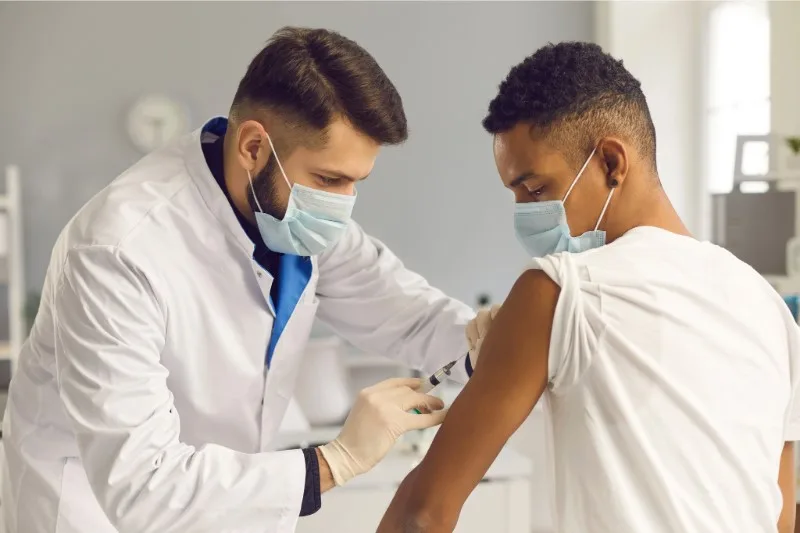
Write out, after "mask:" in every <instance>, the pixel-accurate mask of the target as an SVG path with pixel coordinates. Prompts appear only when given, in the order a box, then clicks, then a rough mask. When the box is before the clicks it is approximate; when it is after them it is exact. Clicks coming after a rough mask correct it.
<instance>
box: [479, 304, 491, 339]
mask: <svg viewBox="0 0 800 533" xmlns="http://www.w3.org/2000/svg"><path fill="white" fill-rule="evenodd" d="M475 322H476V323H477V324H476V325H477V327H478V339H482V338H483V337H484V336H485V335H486V332H488V331H489V326H491V325H492V313H491V311H489V310H488V309H484V310H483V311H481V312H479V313H478V316H477V317H475Z"/></svg>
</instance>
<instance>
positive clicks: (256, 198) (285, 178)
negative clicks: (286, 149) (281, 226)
mask: <svg viewBox="0 0 800 533" xmlns="http://www.w3.org/2000/svg"><path fill="white" fill-rule="evenodd" d="M264 133H265V134H266V135H267V142H268V143H269V147H270V148H271V149H272V155H273V156H274V157H275V161H277V162H278V168H279V169H280V170H281V176H283V180H284V181H285V182H286V185H288V186H289V190H290V191H291V190H292V184H291V183H289V178H287V177H286V172H284V170H283V165H281V160H280V159H278V153H277V152H276V151H275V146H274V145H273V144H272V139H270V137H269V133H267V132H264ZM245 171H246V172H247V180H248V181H249V182H250V190H251V191H252V192H253V200H255V201H256V207H258V210H259V211H261V212H262V213H263V212H264V210H263V209H261V204H260V203H259V201H258V196H257V195H256V190H255V188H254V187H253V176H252V175H251V174H250V171H249V170H247V169H245Z"/></svg>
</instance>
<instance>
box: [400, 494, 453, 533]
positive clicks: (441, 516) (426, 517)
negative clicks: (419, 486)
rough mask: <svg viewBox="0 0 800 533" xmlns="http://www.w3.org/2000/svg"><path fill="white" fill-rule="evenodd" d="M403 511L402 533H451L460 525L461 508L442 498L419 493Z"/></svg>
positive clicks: (408, 501)
mask: <svg viewBox="0 0 800 533" xmlns="http://www.w3.org/2000/svg"><path fill="white" fill-rule="evenodd" d="M404 507H405V509H403V513H402V516H403V524H404V526H405V528H404V529H403V530H402V533H443V532H451V531H453V530H454V529H455V527H456V524H457V523H458V516H459V514H460V512H461V511H460V508H456V507H454V506H452V505H449V504H448V502H447V501H445V500H443V499H442V498H441V496H434V495H430V494H424V493H417V494H416V495H413V494H412V495H411V496H410V497H409V498H408V499H407V500H406V502H405V506H404Z"/></svg>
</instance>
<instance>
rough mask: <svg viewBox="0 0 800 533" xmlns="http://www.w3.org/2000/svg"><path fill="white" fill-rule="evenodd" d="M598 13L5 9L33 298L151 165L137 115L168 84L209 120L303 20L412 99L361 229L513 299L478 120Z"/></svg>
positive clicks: (2, 54) (515, 7) (428, 264)
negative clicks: (115, 198)
mask: <svg viewBox="0 0 800 533" xmlns="http://www.w3.org/2000/svg"><path fill="white" fill-rule="evenodd" d="M592 17H593V15H592V5H591V3H586V2H563V3H562V2H531V3H528V2H511V3H506V2H497V3H456V2H444V3H438V2H319V3H313V2H130V3H129V2H87V3H72V2H47V3H39V2H17V3H5V4H3V5H2V7H0V117H2V119H1V120H2V128H0V165H3V164H7V163H12V162H13V163H17V164H19V165H20V167H21V168H22V173H23V180H24V184H23V185H24V191H23V195H24V208H25V209H26V214H25V220H24V222H25V238H26V240H27V245H28V246H27V253H26V257H25V259H26V265H27V269H28V273H29V275H28V280H29V285H30V288H33V289H35V288H38V287H40V286H41V283H42V280H43V278H44V271H45V268H46V265H47V261H48V258H49V255H50V250H51V248H52V245H53V243H54V241H55V239H56V237H57V235H58V233H59V231H60V230H61V228H62V227H63V225H64V224H65V223H66V222H67V220H68V219H69V218H70V217H71V216H72V215H73V214H74V213H75V212H76V211H77V209H78V208H79V207H80V206H81V205H82V204H83V203H84V202H85V201H86V200H87V199H88V198H89V197H90V196H92V195H93V194H95V193H96V192H97V191H98V190H99V189H100V188H101V187H103V186H104V185H105V184H107V183H108V182H109V181H110V180H111V179H113V178H114V177H115V176H116V175H117V174H118V173H120V172H121V171H122V170H124V169H125V168H126V167H127V166H129V165H130V164H131V163H133V162H134V161H135V160H136V159H137V158H138V157H139V154H138V153H137V152H136V151H135V149H134V148H133V146H132V145H131V143H130V142H129V141H128V139H127V138H126V136H125V131H124V116H125V113H126V112H127V110H128V106H129V105H130V104H131V103H132V102H133V101H134V100H135V99H136V98H138V97H139V96H141V95H143V94H144V93H147V92H149V91H165V92H167V93H170V94H172V95H175V96H176V97H178V98H180V99H181V100H182V101H184V102H185V103H186V104H187V105H188V106H189V107H190V109H191V111H192V125H193V127H199V126H200V125H201V123H202V122H203V120H204V119H206V118H207V117H209V116H210V115H213V114H224V113H226V112H227V109H228V106H229V104H230V100H231V98H232V97H233V94H234V91H235V89H236V86H237V84H238V82H239V80H240V78H241V76H242V75H243V74H244V70H245V68H246V66H247V64H248V63H249V61H250V59H251V58H252V57H253V55H255V53H256V52H257V51H258V50H259V49H260V48H261V46H262V45H263V43H264V41H265V40H266V39H267V38H268V37H269V35H270V34H271V33H272V32H274V31H275V30H276V29H278V28H279V27H280V26H283V25H286V24H293V25H305V26H316V27H327V28H331V29H335V30H339V31H341V32H342V33H344V34H345V35H347V36H348V37H351V38H353V39H355V40H356V41H358V42H359V43H360V44H362V45H363V46H364V47H365V48H367V49H368V50H369V51H370V52H371V53H372V54H373V55H374V56H375V57H376V59H377V60H378V62H379V63H380V64H381V65H382V66H383V67H384V69H385V70H386V72H387V73H388V74H389V76H390V77H391V78H392V80H393V81H394V82H395V84H396V85H397V87H398V89H399V92H400V94H401V96H402V97H403V100H404V103H405V106H406V111H407V114H408V119H409V126H410V129H411V139H410V140H409V142H408V143H407V144H406V145H405V146H403V147H401V148H397V149H391V150H387V151H386V152H385V153H384V154H383V155H382V156H381V157H380V158H379V159H378V163H377V165H376V168H375V172H374V174H373V176H372V177H371V178H370V180H369V182H368V183H366V184H365V185H364V186H363V188H362V189H361V190H360V191H359V202H358V205H357V206H356V210H355V216H356V218H357V219H358V220H359V222H361V223H362V225H363V226H364V227H365V228H366V229H367V230H368V231H370V232H371V233H373V234H375V235H376V236H377V237H379V238H381V239H382V240H385V241H386V242H387V243H388V244H389V246H390V247H392V249H393V250H394V251H395V253H397V255H398V256H399V257H401V258H402V259H404V260H405V261H406V263H407V264H408V265H410V266H411V267H413V268H414V269H417V270H419V271H420V272H421V273H422V274H423V275H425V276H426V277H428V278H429V280H430V281H431V282H432V283H434V284H436V285H438V286H440V287H441V288H442V289H443V290H445V291H446V292H448V293H450V294H452V295H454V296H456V297H459V298H461V299H464V300H465V301H467V302H468V303H474V301H475V296H476V294H477V293H478V292H484V291H485V292H487V293H489V294H491V295H492V296H493V297H494V300H496V301H497V300H501V299H503V298H504V297H505V295H506V294H507V292H508V290H509V289H510V287H511V284H512V283H513V281H514V280H515V279H516V277H517V275H518V274H519V271H520V268H521V266H522V265H523V264H524V262H525V256H524V253H523V252H522V250H521V249H520V247H519V246H518V245H517V243H516V241H515V238H514V234H513V226H512V218H511V215H512V207H511V205H512V201H513V200H512V197H511V195H510V193H506V192H505V191H504V190H503V188H502V187H501V185H500V182H499V178H498V177H497V171H496V169H495V166H494V161H493V158H492V151H491V139H490V137H489V135H488V134H486V133H485V132H484V131H483V130H482V128H481V125H480V122H481V119H482V118H483V116H484V114H485V112H486V109H487V107H488V103H489V100H490V99H491V98H492V97H493V96H494V95H495V92H496V88H497V85H498V84H499V83H500V81H501V80H502V79H503V77H504V76H505V75H506V74H507V72H508V70H509V68H510V67H511V66H512V65H514V64H515V63H517V62H519V61H520V60H522V59H523V58H524V57H525V56H526V55H528V54H530V53H532V52H533V51H534V50H535V49H536V48H538V47H539V46H541V45H543V44H545V43H546V42H548V41H560V40H575V39H578V40H588V39H591V37H592V20H593V18H592ZM0 323H2V321H1V320H0Z"/></svg>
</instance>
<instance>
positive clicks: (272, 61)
mask: <svg viewBox="0 0 800 533" xmlns="http://www.w3.org/2000/svg"><path fill="white" fill-rule="evenodd" d="M263 111H269V112H272V113H274V114H275V115H276V116H277V117H278V118H279V119H280V122H279V124H280V125H281V126H282V128H281V129H282V130H283V131H282V135H281V138H280V139H278V141H279V142H280V143H281V144H283V145H285V148H288V149H289V150H291V149H293V148H294V147H295V146H296V145H297V144H303V145H306V146H319V145H323V144H324V143H325V142H326V140H327V137H326V133H327V128H328V126H330V124H331V122H333V121H334V120H335V119H337V118H343V119H345V120H346V121H347V122H348V123H350V125H352V126H353V127H354V128H355V129H356V130H358V131H359V132H361V133H363V134H364V135H367V136H368V137H370V138H371V139H372V140H374V141H375V142H377V143H378V144H381V145H395V144H400V143H402V142H403V141H405V140H406V139H407V138H408V126H407V124H406V116H405V112H404V111H403V102H402V100H401V99H400V95H399V94H398V93H397V89H396V88H395V86H394V85H393V84H392V82H391V81H390V80H389V78H388V76H386V73H385V72H384V71H383V70H382V69H381V67H380V66H379V65H378V63H377V62H376V61H375V59H374V58H373V57H372V56H371V55H370V54H369V53H368V52H367V51H366V50H364V49H363V48H361V47H360V46H359V45H358V44H356V43H355V42H354V41H351V40H350V39H347V38H346V37H343V36H342V35H340V34H338V33H336V32H333V31H329V30H324V29H309V28H297V27H285V28H282V29H280V30H278V31H277V32H276V33H275V34H274V35H273V36H272V37H271V38H270V39H269V41H268V42H267V44H266V46H265V47H264V49H263V50H261V52H259V53H258V55H256V57H255V58H254V59H253V61H252V62H251V63H250V66H249V67H248V68H247V72H246V73H245V75H244V77H243V78H242V81H241V82H240V83H239V88H238V90H237V91H236V95H235V96H234V99H233V104H232V105H231V111H230V117H231V119H232V120H234V121H237V120H245V119H250V118H256V117H257V116H259V113H262V112H263Z"/></svg>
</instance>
